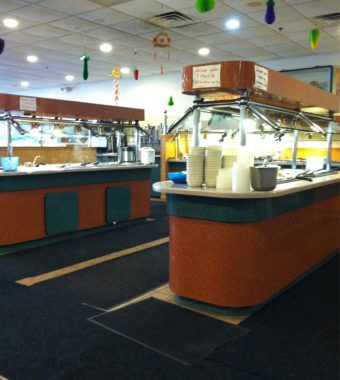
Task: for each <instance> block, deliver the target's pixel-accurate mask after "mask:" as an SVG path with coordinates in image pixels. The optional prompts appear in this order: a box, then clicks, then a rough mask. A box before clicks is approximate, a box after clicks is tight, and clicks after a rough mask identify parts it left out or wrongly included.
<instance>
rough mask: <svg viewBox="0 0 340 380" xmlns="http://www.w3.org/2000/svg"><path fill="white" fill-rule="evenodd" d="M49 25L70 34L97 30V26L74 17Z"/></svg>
mask: <svg viewBox="0 0 340 380" xmlns="http://www.w3.org/2000/svg"><path fill="white" fill-rule="evenodd" d="M51 25H53V26H56V27H57V28H61V29H66V30H69V31H71V32H85V31H87V30H91V29H96V28H98V24H95V23H93V22H90V21H86V20H81V19H79V18H76V17H66V18H63V19H62V20H58V21H54V22H52V23H51Z"/></svg>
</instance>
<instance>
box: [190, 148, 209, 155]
mask: <svg viewBox="0 0 340 380" xmlns="http://www.w3.org/2000/svg"><path fill="white" fill-rule="evenodd" d="M189 153H190V154H194V155H197V156H203V157H204V156H205V146H192V147H190V152H189Z"/></svg>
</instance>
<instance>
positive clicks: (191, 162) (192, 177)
mask: <svg viewBox="0 0 340 380" xmlns="http://www.w3.org/2000/svg"><path fill="white" fill-rule="evenodd" d="M203 174H204V155H202V154H189V155H188V159H187V184H188V185H189V186H194V187H196V186H202V183H203Z"/></svg>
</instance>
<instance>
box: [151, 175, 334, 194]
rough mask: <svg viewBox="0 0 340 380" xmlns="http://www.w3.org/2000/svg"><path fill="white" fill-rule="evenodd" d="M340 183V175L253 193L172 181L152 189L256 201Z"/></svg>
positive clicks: (172, 192) (278, 186) (285, 184)
mask: <svg viewBox="0 0 340 380" xmlns="http://www.w3.org/2000/svg"><path fill="white" fill-rule="evenodd" d="M338 182H340V173H339V174H332V175H328V176H323V177H318V178H313V182H308V181H303V180H301V181H296V182H290V183H284V184H279V185H277V186H276V188H275V189H274V190H271V191H255V190H250V191H247V192H236V191H231V190H224V191H223V190H217V189H215V188H203V187H189V186H188V185H182V184H175V183H174V182H172V181H163V182H156V183H154V184H153V186H152V188H153V190H154V191H157V192H160V193H168V194H179V195H189V196H199V197H212V198H231V199H232V198H234V199H242V198H243V199H256V198H275V197H282V196H284V195H288V194H293V193H297V192H300V191H305V190H309V189H314V188H318V187H323V186H325V185H331V184H334V183H338Z"/></svg>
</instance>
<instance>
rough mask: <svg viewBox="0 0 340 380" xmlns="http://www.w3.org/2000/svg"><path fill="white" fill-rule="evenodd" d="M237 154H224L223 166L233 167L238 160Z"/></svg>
mask: <svg viewBox="0 0 340 380" xmlns="http://www.w3.org/2000/svg"><path fill="white" fill-rule="evenodd" d="M236 160H237V156H228V155H224V156H222V168H231V167H232V166H233V163H234V162H236Z"/></svg>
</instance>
